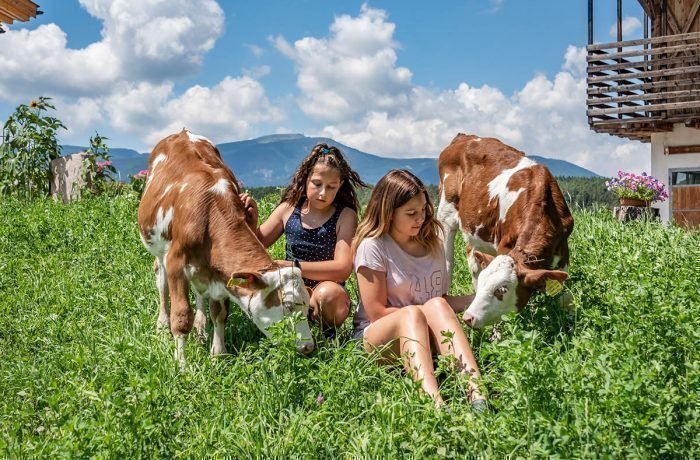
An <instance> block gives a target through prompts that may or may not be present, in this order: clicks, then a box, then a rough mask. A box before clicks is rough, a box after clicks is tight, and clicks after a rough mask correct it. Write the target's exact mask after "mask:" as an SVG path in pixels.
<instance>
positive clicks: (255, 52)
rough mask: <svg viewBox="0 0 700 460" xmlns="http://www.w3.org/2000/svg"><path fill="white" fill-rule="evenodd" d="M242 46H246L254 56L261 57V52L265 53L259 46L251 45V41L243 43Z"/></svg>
mask: <svg viewBox="0 0 700 460" xmlns="http://www.w3.org/2000/svg"><path fill="white" fill-rule="evenodd" d="M243 46H244V47H245V48H248V50H249V51H250V53H251V54H252V55H253V56H255V57H261V56H262V55H263V54H265V50H263V48H262V47H261V46H258V45H253V44H251V43H243Z"/></svg>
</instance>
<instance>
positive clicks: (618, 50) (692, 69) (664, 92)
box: [586, 32, 700, 142]
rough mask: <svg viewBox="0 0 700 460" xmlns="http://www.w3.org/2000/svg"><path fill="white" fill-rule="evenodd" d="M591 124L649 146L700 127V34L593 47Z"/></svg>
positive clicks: (590, 51) (590, 54)
mask: <svg viewBox="0 0 700 460" xmlns="http://www.w3.org/2000/svg"><path fill="white" fill-rule="evenodd" d="M587 50H588V58H587V60H588V78H587V83H588V90H587V92H588V100H587V105H588V110H587V111H586V114H587V115H588V124H589V125H590V127H591V129H593V130H594V131H596V132H599V133H609V134H612V135H615V136H620V137H626V138H629V139H638V140H641V141H644V142H648V141H649V140H650V138H651V134H652V133H655V132H664V131H671V130H673V124H674V123H685V124H686V125H687V126H692V127H695V128H700V32H694V33H688V34H678V35H667V36H663V37H655V38H646V39H641V40H628V41H621V42H613V43H604V44H595V45H588V47H587Z"/></svg>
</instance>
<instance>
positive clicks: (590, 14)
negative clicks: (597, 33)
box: [588, 0, 593, 45]
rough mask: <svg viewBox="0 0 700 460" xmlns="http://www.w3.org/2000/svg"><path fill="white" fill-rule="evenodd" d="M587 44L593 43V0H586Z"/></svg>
mask: <svg viewBox="0 0 700 460" xmlns="http://www.w3.org/2000/svg"><path fill="white" fill-rule="evenodd" d="M588 44H589V45H592V44H593V0H588Z"/></svg>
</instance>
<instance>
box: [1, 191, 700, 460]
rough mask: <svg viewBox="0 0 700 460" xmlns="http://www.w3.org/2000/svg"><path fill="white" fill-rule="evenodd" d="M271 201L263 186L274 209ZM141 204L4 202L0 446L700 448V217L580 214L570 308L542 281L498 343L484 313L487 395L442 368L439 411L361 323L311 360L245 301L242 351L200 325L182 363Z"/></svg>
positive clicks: (159, 450)
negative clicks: (162, 308)
mask: <svg viewBox="0 0 700 460" xmlns="http://www.w3.org/2000/svg"><path fill="white" fill-rule="evenodd" d="M274 204H276V199H274V198H269V199H267V200H264V202H263V203H262V204H261V210H262V214H263V217H264V216H266V215H267V214H268V213H269V212H270V210H271V209H272V207H273V206H274ZM137 206H138V203H137V201H136V200H135V199H134V198H130V197H118V198H97V199H87V200H83V201H79V202H76V203H72V204H70V205H62V204H57V203H54V202H51V201H37V202H34V203H31V204H28V203H22V202H18V201H15V200H12V199H3V200H2V202H0V222H2V224H1V226H0V313H2V326H1V327H0V391H1V392H2V399H0V457H9V458H26V457H40V458H54V457H98V458H140V457H157V458H163V457H164V458H182V457H184V458H202V457H209V456H214V457H220V456H224V455H230V456H233V457H234V458H247V457H278V458H279V457H285V458H286V457H292V456H300V457H307V458H320V457H330V456H334V457H340V458H351V457H352V458H354V457H366V458H375V457H379V458H398V457H399V456H401V457H404V456H408V457H415V458H422V457H430V456H433V457H435V456H440V457H448V458H449V457H454V458H464V456H465V455H476V456H482V457H488V458H503V457H506V456H511V458H516V457H541V456H553V457H560V458H590V457H642V458H649V457H664V458H669V457H678V458H684V457H685V458H687V457H696V456H697V455H698V452H700V436H699V434H700V391H699V390H700V359H699V358H700V356H699V353H698V351H699V350H700V250H699V248H700V232H695V233H688V232H685V231H682V230H680V229H678V228H675V227H670V228H669V227H664V226H662V225H660V224H657V223H643V222H637V223H630V224H626V225H623V224H620V223H618V222H617V221H615V220H614V219H613V218H612V217H611V216H610V212H609V211H607V210H599V211H586V212H577V213H575V219H576V227H575V230H574V234H573V235H572V237H571V239H570V243H571V247H572V251H571V252H572V262H571V267H570V268H571V270H570V271H571V280H570V281H569V282H567V283H566V287H567V289H570V290H571V292H572V294H573V296H574V299H575V306H576V308H575V310H574V311H573V312H564V311H561V310H559V309H557V308H556V307H555V305H554V304H555V302H554V301H552V300H551V299H550V298H547V297H545V296H544V295H539V296H537V297H535V298H534V299H533V300H532V301H531V302H530V304H529V306H528V307H527V309H526V310H525V311H524V312H523V313H522V314H518V315H513V316H510V317H508V318H507V319H506V320H505V321H503V322H501V323H500V324H498V325H497V326H496V328H497V329H498V331H499V332H500V338H499V339H495V338H492V337H493V336H494V334H493V329H494V328H493V327H489V328H486V329H484V330H481V331H468V334H469V337H470V340H471V341H472V344H473V347H474V350H475V354H476V357H477V361H478V362H479V364H480V366H481V369H482V373H483V374H484V378H483V384H484V385H485V387H486V389H487V392H488V395H489V399H490V402H491V404H492V407H493V411H492V412H491V413H487V414H481V415H475V414H473V413H472V412H471V410H470V408H469V404H468V403H467V400H466V397H464V395H463V391H462V386H461V385H460V382H458V381H456V380H455V379H454V377H453V376H451V375H450V374H449V373H443V374H442V376H441V383H442V386H443V391H444V393H445V396H446V399H447V403H448V406H449V408H450V410H449V411H440V412H439V411H436V410H435V409H434V408H433V405H432V403H431V402H430V400H429V399H428V398H427V397H425V396H424V395H423V394H422V393H421V392H420V391H418V389H417V387H416V385H415V384H414V383H413V382H411V381H410V380H409V379H408V378H406V377H405V375H404V374H403V373H402V372H401V371H400V370H398V369H392V368H382V367H378V366H376V365H375V364H374V362H373V361H372V360H371V359H369V358H368V357H367V356H366V355H365V354H364V353H362V352H361V351H359V350H358V349H357V348H356V347H355V345H354V343H353V342H352V341H349V340H348V338H349V332H350V324H349V323H350V321H348V323H347V324H346V326H345V327H344V329H343V331H341V334H340V337H339V340H338V341H337V342H331V343H327V342H320V343H319V346H318V349H317V351H316V352H315V353H314V355H313V356H312V357H310V358H304V357H302V356H299V355H297V354H296V353H295V352H294V349H293V346H292V344H291V343H290V342H289V341H284V340H283V341H282V342H281V344H280V345H279V346H273V345H272V344H271V343H270V341H269V340H267V339H264V338H262V335H261V334H260V333H259V332H258V331H257V330H256V328H255V327H254V326H253V325H252V323H251V322H249V321H248V320H247V318H245V316H244V315H243V313H242V312H241V311H240V310H239V309H237V308H235V309H234V310H233V312H232V314H231V316H230V318H229V325H228V327H227V331H226V344H227V346H228V348H229V350H232V354H231V356H228V357H225V358H220V359H212V358H211V357H210V356H209V354H208V349H207V347H206V346H204V345H200V344H198V343H197V342H196V341H194V340H190V341H189V342H188V346H187V354H188V358H189V367H188V369H187V370H186V371H184V372H181V371H180V370H179V368H178V366H177V364H176V362H175V360H174V358H173V351H174V344H173V341H172V339H171V338H169V337H168V336H167V335H165V334H162V333H158V332H156V329H155V323H156V317H157V308H158V307H157V302H158V295H157V291H156V287H155V281H154V277H153V274H152V271H151V263H152V258H151V257H150V256H149V255H148V254H147V252H146V251H145V249H144V248H143V246H142V245H141V243H140V240H139V237H138V233H137V225H136V209H137ZM282 248H283V246H282V243H281V242H278V243H277V244H276V245H275V247H274V248H273V256H274V257H282V256H283V250H282ZM461 252H462V251H458V253H460V254H461ZM456 278H457V280H458V282H457V283H456V285H455V286H453V289H452V292H453V293H467V292H470V291H471V286H470V284H471V282H470V278H469V276H468V274H467V272H466V263H465V261H464V258H463V257H462V258H461V259H460V260H459V261H458V269H457V276H456ZM354 286H355V284H354V282H353V283H350V290H351V293H352V295H355V293H354V289H355V288H354ZM315 333H316V334H317V335H318V331H317V330H315Z"/></svg>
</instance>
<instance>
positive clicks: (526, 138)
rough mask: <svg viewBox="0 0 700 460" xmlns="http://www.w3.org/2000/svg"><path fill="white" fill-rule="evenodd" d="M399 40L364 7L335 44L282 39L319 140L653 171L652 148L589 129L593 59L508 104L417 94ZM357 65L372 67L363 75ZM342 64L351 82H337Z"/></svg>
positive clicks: (572, 58) (575, 62) (402, 153)
mask: <svg viewBox="0 0 700 460" xmlns="http://www.w3.org/2000/svg"><path fill="white" fill-rule="evenodd" d="M341 31H342V34H343V36H346V37H348V38H347V40H348V41H350V42H352V40H353V37H355V36H357V35H361V36H362V41H361V43H358V44H357V45H356V46H357V47H356V48H352V49H351V47H346V48H343V50H342V52H341V51H339V49H340V48H341V47H342V46H341V45H340V44H337V46H336V40H337V39H338V37H339V36H340V34H341ZM393 31H394V25H393V24H390V23H388V22H387V16H386V14H385V13H384V12H382V11H379V10H373V9H370V8H368V7H363V8H362V10H361V11H360V14H359V16H358V17H356V18H351V17H347V16H343V17H342V20H341V18H336V19H335V22H334V23H333V25H332V26H331V29H330V33H329V35H328V37H320V38H316V37H305V38H302V39H300V40H297V41H296V42H295V43H294V44H293V45H290V44H289V43H287V42H286V41H285V40H284V39H282V38H280V37H278V38H277V39H275V46H276V48H277V49H278V50H279V51H280V52H282V53H283V54H284V55H285V56H287V57H288V58H289V59H291V60H293V61H294V63H295V64H296V66H297V71H298V80H297V85H298V87H299V89H300V91H301V93H302V97H301V98H300V99H299V106H300V108H301V109H302V110H303V111H304V112H305V113H307V114H310V115H313V116H314V117H316V118H318V119H319V120H321V121H322V122H324V123H325V125H324V127H323V128H322V129H320V130H319V132H318V133H315V134H318V135H322V136H328V137H333V138H335V139H337V140H338V141H340V142H343V143H345V144H347V145H351V146H353V147H356V148H359V149H362V150H365V151H368V152H373V153H377V154H380V155H385V156H392V157H412V156H433V157H435V156H437V155H438V154H439V153H440V151H441V150H442V149H443V148H444V147H445V146H447V145H448V144H449V142H450V141H451V140H452V138H453V137H454V136H455V135H456V134H457V133H459V132H465V133H474V134H478V135H480V136H493V137H497V138H499V139H501V140H503V141H504V142H506V143H508V144H510V145H513V146H514V147H516V148H518V149H520V150H523V151H525V152H526V153H528V154H530V155H540V156H545V157H549V158H557V159H563V160H567V161H571V162H574V163H576V164H579V165H581V166H583V167H586V168H589V169H592V170H593V171H595V172H598V173H601V174H606V175H612V174H614V173H615V172H616V171H617V169H620V168H622V169H631V170H642V169H648V165H649V162H650V158H649V153H648V152H649V146H648V145H645V144H641V143H639V142H632V141H627V140H623V139H619V138H615V137H611V136H607V135H603V134H597V133H595V132H593V131H591V130H590V129H589V127H588V122H587V118H586V114H585V111H586V81H585V76H586V74H585V69H586V60H585V56H586V52H585V49H582V48H577V47H574V46H569V47H568V48H567V50H566V53H565V56H564V57H563V58H564V62H563V65H562V70H561V71H560V72H558V73H557V74H556V75H555V76H554V77H553V78H548V77H547V76H546V75H543V74H540V75H536V76H535V77H534V78H532V79H531V80H530V81H528V82H527V83H526V84H525V85H524V86H523V87H522V89H521V90H520V91H517V92H516V93H515V94H514V95H513V96H511V97H507V96H506V95H504V94H503V93H502V92H501V91H500V90H499V89H497V88H493V87H490V86H488V85H484V86H482V87H472V86H470V85H469V84H468V83H466V82H463V83H461V84H459V85H458V86H457V88H456V89H454V90H439V89H433V88H425V87H421V86H414V85H412V84H411V81H410V75H411V73H410V70H408V69H406V68H403V67H399V65H398V62H397V54H396V50H397V49H398V44H397V43H396V42H395V41H394V39H393ZM353 50H363V52H362V53H360V52H357V51H353ZM379 56H383V58H382V59H379ZM354 62H358V63H359V62H362V63H365V66H364V67H363V68H364V72H363V73H361V72H360V71H359V70H358V69H359V66H358V68H354V67H353V65H352V63H354ZM340 63H342V64H343V68H345V67H346V66H347V68H349V71H348V72H347V73H346V72H343V74H342V75H336V74H333V73H332V72H328V68H331V69H333V68H335V67H336V65H338V64H340ZM329 64H330V65H329Z"/></svg>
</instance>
